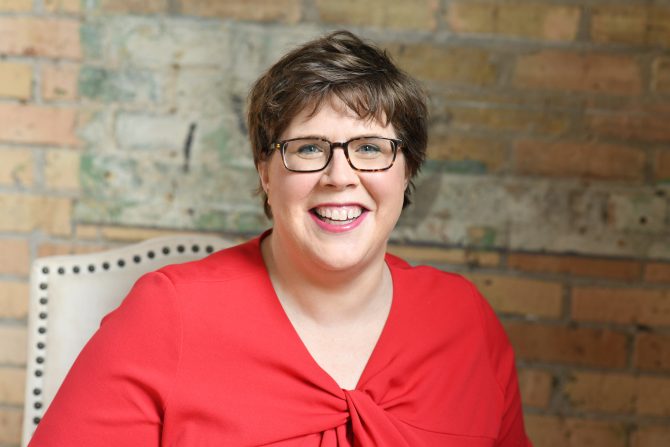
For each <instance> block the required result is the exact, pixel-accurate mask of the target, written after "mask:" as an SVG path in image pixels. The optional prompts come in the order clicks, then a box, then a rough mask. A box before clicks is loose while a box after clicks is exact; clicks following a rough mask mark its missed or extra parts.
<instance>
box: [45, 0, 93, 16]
mask: <svg viewBox="0 0 670 447" xmlns="http://www.w3.org/2000/svg"><path fill="white" fill-rule="evenodd" d="M82 3H83V2H82V1H81V0H44V10H45V11H47V12H60V13H66V14H79V13H80V12H81V4H82Z"/></svg>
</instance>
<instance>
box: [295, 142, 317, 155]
mask: <svg viewBox="0 0 670 447" xmlns="http://www.w3.org/2000/svg"><path fill="white" fill-rule="evenodd" d="M296 152H297V153H298V154H300V155H318V154H320V153H321V152H323V151H322V150H321V148H320V147H319V146H317V145H315V144H305V145H303V146H300V147H299V148H298V150H297V151H296Z"/></svg>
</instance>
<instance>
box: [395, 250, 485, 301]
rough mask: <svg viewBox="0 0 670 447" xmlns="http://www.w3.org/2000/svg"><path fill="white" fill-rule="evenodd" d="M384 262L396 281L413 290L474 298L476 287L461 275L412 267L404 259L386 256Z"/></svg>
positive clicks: (432, 268) (436, 269)
mask: <svg viewBox="0 0 670 447" xmlns="http://www.w3.org/2000/svg"><path fill="white" fill-rule="evenodd" d="M386 262H387V264H388V266H389V268H390V269H391V271H392V272H393V273H394V276H395V277H396V278H398V280H402V283H403V284H405V285H408V286H410V287H411V288H413V289H415V290H416V289H418V288H428V289H430V290H433V291H434V292H435V293H437V294H444V295H450V296H454V295H459V296H467V297H476V296H477V295H478V293H476V287H475V286H474V284H472V282H470V280H468V279H467V278H465V277H464V276H463V275H461V274H458V273H454V272H449V271H445V270H441V269H439V268H436V267H433V266H430V265H412V264H410V263H408V262H407V261H405V260H404V259H402V258H400V257H398V256H395V255H392V254H387V255H386Z"/></svg>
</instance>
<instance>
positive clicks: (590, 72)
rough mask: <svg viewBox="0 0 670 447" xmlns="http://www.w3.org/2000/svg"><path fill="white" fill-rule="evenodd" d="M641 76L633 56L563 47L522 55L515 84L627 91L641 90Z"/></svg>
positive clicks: (628, 93) (618, 92)
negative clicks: (563, 49)
mask: <svg viewBox="0 0 670 447" xmlns="http://www.w3.org/2000/svg"><path fill="white" fill-rule="evenodd" d="M641 78H642V75H641V70H640V67H639V66H638V65H637V62H636V61H635V59H634V57H632V56H619V55H616V56H615V55H609V54H595V53H592V54H588V53H570V52H566V51H560V50H542V51H539V52H537V53H534V54H529V55H525V56H520V57H519V58H518V59H517V62H516V69H515V71H514V84H515V85H516V86H517V87H521V88H544V89H555V90H568V91H577V92H602V93H607V94H625V95H630V94H638V93H640V92H641V90H642V80H641Z"/></svg>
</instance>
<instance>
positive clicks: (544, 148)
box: [514, 140, 646, 181]
mask: <svg viewBox="0 0 670 447" xmlns="http://www.w3.org/2000/svg"><path fill="white" fill-rule="evenodd" d="M514 158H515V160H516V170H517V172H519V173H521V174H533V175H544V176H552V177H579V178H586V179H603V180H638V181H639V180H643V179H644V176H645V163H646V155H645V152H644V151H643V150H642V149H638V148H632V147H626V146H620V145H612V144H604V143H591V142H555V143H552V142H545V141H540V140H521V141H519V142H518V143H517V144H516V146H515V147H514Z"/></svg>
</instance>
